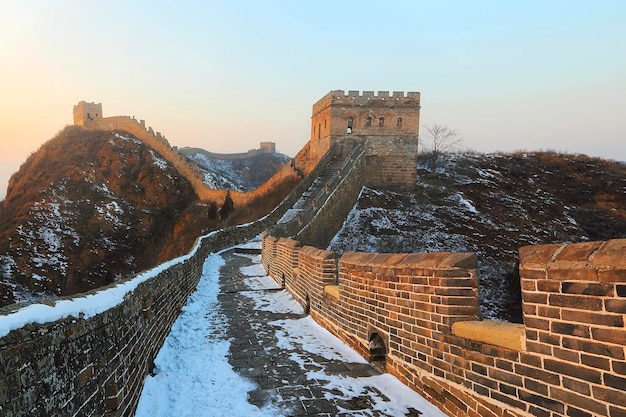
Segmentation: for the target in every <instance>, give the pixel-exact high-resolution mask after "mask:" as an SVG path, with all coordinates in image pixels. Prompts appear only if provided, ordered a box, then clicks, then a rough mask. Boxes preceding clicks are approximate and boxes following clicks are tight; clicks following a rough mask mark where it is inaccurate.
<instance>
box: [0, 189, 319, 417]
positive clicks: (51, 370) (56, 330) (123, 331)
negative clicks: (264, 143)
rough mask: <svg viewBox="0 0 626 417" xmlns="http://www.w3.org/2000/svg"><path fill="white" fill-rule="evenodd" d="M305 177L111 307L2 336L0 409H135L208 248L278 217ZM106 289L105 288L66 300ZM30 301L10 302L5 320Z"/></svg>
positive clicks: (57, 412) (241, 238)
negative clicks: (261, 213) (277, 200)
mask: <svg viewBox="0 0 626 417" xmlns="http://www.w3.org/2000/svg"><path fill="white" fill-rule="evenodd" d="M307 184H310V182H307V181H303V183H302V184H299V185H298V186H297V187H296V189H295V190H294V191H293V192H292V193H291V194H289V196H287V198H286V199H285V200H284V201H283V202H282V203H281V205H280V206H279V207H277V208H276V209H275V210H274V211H273V212H272V213H270V214H269V215H268V216H266V217H264V218H263V219H261V220H259V221H257V222H254V223H250V224H248V225H245V226H239V227H231V228H228V229H223V230H220V231H217V232H213V233H211V234H210V235H208V236H206V237H204V238H203V239H201V241H200V242H199V243H198V244H197V245H199V246H197V248H195V252H193V251H192V253H191V254H190V255H187V256H184V257H181V258H178V260H175V261H173V264H172V265H171V266H169V267H168V268H166V269H165V268H161V269H163V270H162V271H161V272H159V273H158V274H156V273H155V276H154V277H152V278H149V279H148V280H147V281H145V282H143V283H141V284H139V285H138V286H137V288H136V289H135V290H134V291H132V292H129V293H128V294H126V296H125V297H124V301H123V302H122V303H121V304H119V305H117V306H115V307H113V308H110V309H108V310H106V311H104V312H102V313H100V314H98V315H95V316H93V317H89V318H85V317H68V318H65V319H60V320H56V321H53V322H48V318H47V316H42V317H39V318H36V319H34V321H36V322H40V323H44V324H35V323H31V324H26V325H24V326H23V327H21V328H19V329H15V330H12V331H10V332H9V333H8V334H6V335H4V336H3V337H0V415H1V416H3V417H14V416H73V415H75V416H87V415H88V416H132V415H133V414H134V412H135V408H136V406H137V402H138V400H139V396H140V394H141V390H142V387H143V383H144V380H145V377H146V375H148V373H150V372H151V371H152V369H153V361H154V358H155V356H156V354H157V352H158V350H159V349H160V348H161V346H162V345H163V342H164V341H165V338H166V337H167V335H168V334H169V331H170V329H171V326H172V325H173V323H174V321H175V320H176V318H177V317H178V314H179V312H180V309H181V308H182V306H183V305H185V303H186V300H187V297H188V296H189V294H190V293H191V292H192V291H194V290H195V288H196V285H197V283H198V281H199V279H200V276H201V274H202V266H203V263H204V260H205V259H206V257H207V256H208V254H209V253H215V252H218V251H220V250H222V249H224V248H228V247H231V246H234V245H237V244H240V243H243V242H245V241H247V240H250V239H251V238H253V237H254V236H258V235H259V233H261V232H262V231H263V230H265V229H267V228H268V227H269V226H270V225H272V224H275V223H276V222H277V221H278V219H280V218H281V217H282V216H283V214H284V213H285V211H286V210H287V208H288V207H291V206H292V205H293V204H294V203H295V201H296V200H297V199H298V197H299V196H300V195H301V194H302V192H304V190H305V189H306V187H307V186H308V185H307ZM155 269H159V268H158V267H157V268H155ZM129 280H132V278H128V280H127V281H129ZM124 282H126V281H121V282H118V283H116V284H115V285H111V286H110V287H115V286H116V285H120V284H123V283H124ZM103 290H106V287H105V288H100V289H98V290H94V291H92V292H90V293H87V294H84V295H82V296H81V295H74V296H71V297H66V299H72V300H75V299H77V298H80V297H87V296H89V295H90V294H94V293H97V292H99V291H103ZM51 303H52V305H54V301H51ZM27 307H28V306H27V305H12V306H8V307H5V308H3V309H2V311H0V320H2V318H3V317H2V316H7V315H10V314H12V313H15V312H17V311H18V310H20V309H22V308H27Z"/></svg>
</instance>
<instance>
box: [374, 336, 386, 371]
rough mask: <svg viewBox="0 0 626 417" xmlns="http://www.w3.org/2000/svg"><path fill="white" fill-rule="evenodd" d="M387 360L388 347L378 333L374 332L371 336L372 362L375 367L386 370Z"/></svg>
mask: <svg viewBox="0 0 626 417" xmlns="http://www.w3.org/2000/svg"><path fill="white" fill-rule="evenodd" d="M386 361H387V348H386V347H385V341H384V340H383V338H382V337H380V335H379V334H378V333H372V335H371V336H370V363H371V364H372V365H374V367H375V368H377V369H379V370H381V371H385V364H386Z"/></svg>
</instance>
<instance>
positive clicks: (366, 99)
mask: <svg viewBox="0 0 626 417" xmlns="http://www.w3.org/2000/svg"><path fill="white" fill-rule="evenodd" d="M419 103H420V93H419V92H415V91H407V92H404V91H392V92H389V91H377V92H374V91H363V92H361V91H359V90H349V91H347V92H345V91H344V90H333V91H331V92H329V93H328V94H326V95H325V96H324V97H322V98H321V99H319V100H318V101H317V102H316V103H315V104H314V105H313V114H316V113H317V112H319V111H321V110H322V109H324V108H325V107H328V106H329V105H330V104H339V105H350V106H379V107H390V106H398V105H411V106H414V105H416V104H417V105H419Z"/></svg>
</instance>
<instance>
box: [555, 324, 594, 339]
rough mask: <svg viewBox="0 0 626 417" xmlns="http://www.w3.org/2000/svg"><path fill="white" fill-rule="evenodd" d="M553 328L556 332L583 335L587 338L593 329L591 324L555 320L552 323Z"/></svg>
mask: <svg viewBox="0 0 626 417" xmlns="http://www.w3.org/2000/svg"><path fill="white" fill-rule="evenodd" d="M551 330H552V331H553V332H554V333H558V334H566V335H570V336H577V337H583V338H587V339H588V338H589V337H590V336H591V329H590V328H589V326H585V325H581V324H572V323H562V322H554V323H552V326H551Z"/></svg>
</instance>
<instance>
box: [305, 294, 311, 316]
mask: <svg viewBox="0 0 626 417" xmlns="http://www.w3.org/2000/svg"><path fill="white" fill-rule="evenodd" d="M310 312H311V299H310V298H309V296H308V295H307V296H306V299H305V300H304V314H309V313H310Z"/></svg>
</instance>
